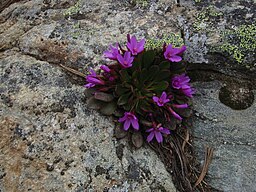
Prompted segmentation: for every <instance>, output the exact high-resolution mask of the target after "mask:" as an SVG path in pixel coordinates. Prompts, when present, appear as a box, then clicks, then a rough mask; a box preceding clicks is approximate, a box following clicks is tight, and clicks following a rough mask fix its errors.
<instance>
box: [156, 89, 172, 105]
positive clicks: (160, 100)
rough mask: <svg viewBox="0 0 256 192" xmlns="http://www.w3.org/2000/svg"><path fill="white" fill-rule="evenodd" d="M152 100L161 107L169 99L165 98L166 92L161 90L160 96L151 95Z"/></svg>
mask: <svg viewBox="0 0 256 192" xmlns="http://www.w3.org/2000/svg"><path fill="white" fill-rule="evenodd" d="M153 101H154V102H155V103H156V104H157V105H158V106H159V107H162V106H164V104H165V103H168V102H169V101H170V99H168V98H167V94H166V92H163V93H162V95H161V97H160V98H159V97H156V96H153Z"/></svg>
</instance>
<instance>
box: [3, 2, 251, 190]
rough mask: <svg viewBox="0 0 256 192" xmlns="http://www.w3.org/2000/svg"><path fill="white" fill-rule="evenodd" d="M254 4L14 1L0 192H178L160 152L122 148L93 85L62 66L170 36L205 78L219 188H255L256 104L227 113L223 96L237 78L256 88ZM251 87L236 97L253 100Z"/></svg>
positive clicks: (6, 26) (6, 20)
mask: <svg viewBox="0 0 256 192" xmlns="http://www.w3.org/2000/svg"><path fill="white" fill-rule="evenodd" d="M255 7H256V3H255V1H252V0H240V1H233V0H232V1H225V0H219V1H208V0H186V1H185V0H180V1H174V0H173V1H168V0H159V1H153V0H152V1H147V0H145V1H144V0H134V1H117V0H104V1H101V0H93V1H87V0H80V1H74V0H72V1H68V0H61V1H59V0H51V1H48V0H34V1H28V0H24V1H15V0H10V1H8V0H4V1H3V3H2V4H1V6H0V11H1V10H3V11H1V12H0V105H1V106H0V151H1V153H0V191H27V190H31V191H85V190H87V191H143V192H144V191H170V192H172V191H175V188H174V186H173V183H172V181H171V175H170V174H169V173H168V172H167V171H166V169H165V168H164V165H163V164H162V163H161V160H160V159H158V158H157V156H156V155H155V154H154V152H153V151H151V150H150V149H149V148H148V147H147V146H143V148H141V149H139V150H135V149H133V148H131V147H130V145H129V143H128V142H127V140H125V139H122V140H116V139H115V138H114V137H113V126H114V125H113V123H112V121H111V119H109V118H106V117H104V116H101V115H99V114H98V113H97V112H96V111H93V110H89V109H88V108H87V105H86V101H85V100H86V98H85V96H84V95H83V87H82V85H83V84H84V80H83V79H81V78H79V77H76V76H74V75H71V74H69V73H67V72H64V71H63V70H62V69H61V68H60V67H59V66H58V64H60V63H61V64H63V65H65V66H69V67H72V68H74V69H77V70H79V71H81V72H83V73H87V71H88V69H89V67H95V66H96V67H98V66H99V65H100V63H102V62H103V61H102V57H101V54H102V52H103V51H104V50H105V49H107V47H108V45H109V44H110V43H114V42H116V41H120V42H124V41H125V38H126V34H127V33H131V34H134V35H136V36H137V37H146V38H152V37H153V38H154V37H162V36H164V35H166V34H167V35H168V34H169V33H170V32H175V33H177V34H181V36H182V37H183V39H184V42H185V44H186V46H187V51H186V54H185V59H186V60H187V61H189V62H190V63H192V64H189V70H190V75H191V76H192V79H193V80H194V81H197V82H196V83H195V84H194V86H195V87H196V88H197V89H198V91H197V94H196V96H195V100H194V103H195V112H196V113H195V114H196V118H195V119H194V121H195V122H194V135H195V145H196V147H197V149H198V150H197V152H198V158H199V159H200V160H202V157H203V156H204V145H209V146H214V147H215V155H214V159H213V164H212V166H211V167H210V180H209V183H210V184H212V185H213V186H214V187H215V188H217V189H220V190H223V191H254V189H255V188H256V187H255V183H254V182H253V181H255V179H256V178H255V174H254V172H255V144H256V141H255V139H254V138H255V134H256V132H255V130H254V129H253V128H254V127H255V120H254V119H255V118H254V117H255V114H256V112H255V101H252V102H253V105H251V104H248V107H249V108H246V109H244V110H233V109H231V108H229V107H228V106H225V105H224V104H223V103H221V101H220V100H219V96H218V93H219V91H220V89H221V87H224V86H229V84H227V82H226V79H225V78H217V76H216V74H219V75H221V74H224V76H231V81H230V80H229V82H228V83H231V84H232V83H234V81H233V80H232V79H238V81H239V82H240V81H241V82H242V81H245V82H246V84H250V85H253V84H255V71H256V68H255V38H254V37H255V34H256V32H255V18H256V17H255ZM197 71H201V72H202V73H206V72H207V73H208V77H210V80H211V81H212V82H208V81H209V78H208V79H207V78H206V79H205V78H202V79H200V76H199V77H198V76H197V75H198V74H197ZM222 76H223V75H222ZM225 84H226V85H225ZM230 87H233V84H232V86H230ZM251 89H254V90H255V86H251V87H250V88H248V87H246V88H243V87H242V88H241V90H242V92H243V95H240V96H241V97H235V96H236V94H234V97H233V96H230V95H229V97H232V98H231V99H234V100H236V98H247V97H246V95H247V94H246V93H247V92H248V90H249V91H250V93H252V92H251ZM243 90H244V91H243ZM236 91H237V92H234V93H239V92H240V89H238V90H236ZM254 95H255V91H254ZM248 97H249V98H252V97H251V96H248ZM227 98H228V97H227ZM227 103H228V102H227ZM237 103H240V104H241V103H243V102H237ZM240 104H239V105H240Z"/></svg>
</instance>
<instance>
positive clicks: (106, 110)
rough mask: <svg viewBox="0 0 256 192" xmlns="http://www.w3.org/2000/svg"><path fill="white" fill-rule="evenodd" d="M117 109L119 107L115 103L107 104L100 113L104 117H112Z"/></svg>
mask: <svg viewBox="0 0 256 192" xmlns="http://www.w3.org/2000/svg"><path fill="white" fill-rule="evenodd" d="M116 108H117V105H116V103H115V102H111V103H106V104H105V105H104V106H103V107H102V108H101V109H100V112H101V113H102V114H103V115H112V114H113V113H114V112H115V110H116Z"/></svg>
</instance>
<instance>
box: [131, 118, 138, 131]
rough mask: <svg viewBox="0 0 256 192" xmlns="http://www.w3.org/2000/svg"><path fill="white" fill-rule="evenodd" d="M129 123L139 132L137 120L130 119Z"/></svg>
mask: <svg viewBox="0 0 256 192" xmlns="http://www.w3.org/2000/svg"><path fill="white" fill-rule="evenodd" d="M131 122H132V126H133V128H134V129H136V130H139V123H138V120H135V119H132V120H131Z"/></svg>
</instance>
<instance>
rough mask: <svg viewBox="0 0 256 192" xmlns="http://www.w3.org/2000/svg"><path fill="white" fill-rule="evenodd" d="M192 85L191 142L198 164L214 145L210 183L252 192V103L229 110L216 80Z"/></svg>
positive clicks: (255, 163) (255, 159)
mask: <svg viewBox="0 0 256 192" xmlns="http://www.w3.org/2000/svg"><path fill="white" fill-rule="evenodd" d="M194 86H195V87H196V88H197V96H196V97H195V99H194V107H195V111H196V117H195V121H194V137H195V138H194V143H195V147H196V149H197V152H198V158H199V159H200V160H201V161H202V163H203V157H204V152H205V147H206V146H210V147H213V148H214V158H213V161H212V164H211V165H210V169H209V178H210V184H211V185H212V186H213V187H215V188H217V189H220V190H222V191H230V192H231V191H232V192H241V191H246V192H247V191H251V192H253V191H255V189H256V184H255V182H254V181H255V180H256V175H255V170H256V139H255V138H256V132H255V125H256V119H255V115H256V102H255V101H254V103H253V104H252V105H251V106H250V107H248V108H247V109H245V110H233V109H232V108H230V107H228V106H226V105H224V104H223V103H221V102H220V100H219V93H220V89H221V87H223V86H224V85H223V83H221V82H220V81H213V82H205V83H195V84H194ZM253 93H254V94H255V93H256V92H255V87H254V91H253Z"/></svg>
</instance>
